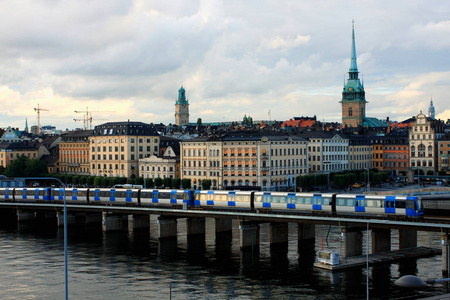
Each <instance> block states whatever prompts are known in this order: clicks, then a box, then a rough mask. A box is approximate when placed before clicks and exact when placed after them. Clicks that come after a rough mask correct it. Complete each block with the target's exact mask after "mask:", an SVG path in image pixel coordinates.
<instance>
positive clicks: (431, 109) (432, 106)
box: [428, 98, 436, 120]
mask: <svg viewBox="0 0 450 300" xmlns="http://www.w3.org/2000/svg"><path fill="white" fill-rule="evenodd" d="M435 115H436V112H435V110H434V105H433V98H431V101H430V107H429V108H428V117H430V118H432V119H433V120H434V119H435Z"/></svg>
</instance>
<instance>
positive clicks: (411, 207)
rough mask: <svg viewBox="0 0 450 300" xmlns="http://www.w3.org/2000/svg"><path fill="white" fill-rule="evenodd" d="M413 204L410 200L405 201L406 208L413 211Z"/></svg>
mask: <svg viewBox="0 0 450 300" xmlns="http://www.w3.org/2000/svg"><path fill="white" fill-rule="evenodd" d="M414 204H415V202H414V200H412V199H408V200H406V208H409V209H415V205H414Z"/></svg>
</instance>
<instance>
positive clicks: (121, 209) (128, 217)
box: [0, 202, 450, 275]
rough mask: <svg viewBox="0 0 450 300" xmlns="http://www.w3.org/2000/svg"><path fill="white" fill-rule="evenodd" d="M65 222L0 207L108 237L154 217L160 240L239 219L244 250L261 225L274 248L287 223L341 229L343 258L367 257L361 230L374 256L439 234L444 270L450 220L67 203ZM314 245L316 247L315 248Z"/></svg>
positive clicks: (224, 227)
mask: <svg viewBox="0 0 450 300" xmlns="http://www.w3.org/2000/svg"><path fill="white" fill-rule="evenodd" d="M66 207H67V211H68V213H67V220H65V219H64V212H63V210H64V205H63V204H55V203H17V202H16V203H11V202H0V217H1V218H2V219H4V220H5V219H8V220H11V221H14V222H15V221H17V222H26V221H30V220H39V219H41V220H42V219H54V220H55V222H56V224H57V225H58V226H64V222H67V225H73V224H90V223H98V224H100V223H101V225H102V228H103V230H104V231H105V232H107V231H115V230H123V228H133V229H138V228H149V227H150V215H156V216H157V218H158V222H157V224H158V230H157V232H158V238H159V239H169V238H176V236H177V223H178V221H179V220H180V219H183V220H184V219H185V220H186V230H187V232H186V234H187V235H188V236H193V235H195V236H202V235H205V219H206V218H213V219H215V222H214V223H215V232H216V234H220V233H225V232H231V230H232V220H233V219H235V220H238V222H239V232H240V247H241V248H248V247H252V248H255V247H259V244H260V238H259V235H260V226H259V225H260V224H262V223H269V224H270V244H271V245H276V244H282V243H287V242H288V223H296V224H297V227H298V242H299V245H300V244H302V243H311V242H313V241H314V239H315V225H316V224H323V225H332V226H339V227H340V231H341V235H342V239H343V243H342V247H341V251H340V257H341V258H344V259H345V258H349V257H353V256H359V255H362V253H363V246H362V245H363V231H366V230H368V229H369V230H371V242H372V243H371V244H372V249H371V253H372V254H375V253H379V252H385V251H390V250H394V249H391V232H392V230H398V236H399V249H406V248H414V247H417V231H434V232H441V238H442V271H443V274H444V275H447V274H448V271H449V254H450V252H449V236H450V218H448V219H431V218H421V219H412V218H409V219H407V218H405V219H394V218H393V219H382V218H375V217H372V218H371V217H366V216H364V215H352V216H350V215H348V216H339V217H338V216H327V215H314V214H308V215H289V214H276V213H255V212H249V211H248V212H245V211H220V210H201V209H196V208H187V207H185V208H184V209H171V208H159V207H155V208H153V207H136V206H123V205H122V206H111V205H108V206H105V205H74V204H67V205H66ZM312 244H313V243H312Z"/></svg>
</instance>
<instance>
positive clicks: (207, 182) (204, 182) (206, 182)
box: [202, 179, 212, 190]
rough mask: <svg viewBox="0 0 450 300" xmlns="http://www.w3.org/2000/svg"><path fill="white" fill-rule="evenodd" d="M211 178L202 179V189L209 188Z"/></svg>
mask: <svg viewBox="0 0 450 300" xmlns="http://www.w3.org/2000/svg"><path fill="white" fill-rule="evenodd" d="M211 184H212V182H211V179H203V180H202V189H204V190H209V189H210V188H211Z"/></svg>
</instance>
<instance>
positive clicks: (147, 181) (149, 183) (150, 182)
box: [145, 178, 155, 189]
mask: <svg viewBox="0 0 450 300" xmlns="http://www.w3.org/2000/svg"><path fill="white" fill-rule="evenodd" d="M154 186H155V183H154V182H153V178H145V187H146V188H148V189H151V188H153V187H154Z"/></svg>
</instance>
